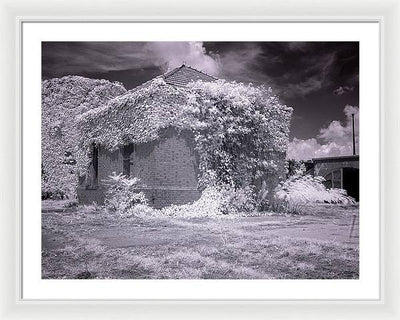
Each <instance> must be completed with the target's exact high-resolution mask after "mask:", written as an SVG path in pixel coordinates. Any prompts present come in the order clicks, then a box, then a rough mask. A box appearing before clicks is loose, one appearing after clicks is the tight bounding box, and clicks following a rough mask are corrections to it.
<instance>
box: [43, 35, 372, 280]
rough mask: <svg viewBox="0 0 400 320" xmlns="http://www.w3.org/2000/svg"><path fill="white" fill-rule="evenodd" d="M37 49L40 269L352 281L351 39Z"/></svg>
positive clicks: (355, 261) (355, 99) (355, 148)
mask: <svg viewBox="0 0 400 320" xmlns="http://www.w3.org/2000/svg"><path fill="white" fill-rule="evenodd" d="M41 49H42V53H41V54H42V56H41V58H42V68H41V71H42V83H41V213H42V214H41V240H42V242H41V245H42V251H41V277H42V279H82V280H83V279H204V280H206V279H359V245H360V243H359V205H360V203H359V199H360V190H359V189H360V188H359V160H360V159H359V157H360V148H359V141H360V137H359V105H360V103H359V100H360V99H359V90H360V86H359V62H360V56H359V55H360V54H359V42H348V41H343V42H321V41H315V42H249V41H246V42H244V41H243V42H206V41H205V42H174V41H170V42H156V41H152V42H130V41H125V42H81V41H74V42H54V41H43V42H42V47H41ZM363 134H364V132H363ZM363 154H364V153H363ZM363 168H364V167H363Z"/></svg>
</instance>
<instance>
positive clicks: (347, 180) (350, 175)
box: [343, 168, 360, 201]
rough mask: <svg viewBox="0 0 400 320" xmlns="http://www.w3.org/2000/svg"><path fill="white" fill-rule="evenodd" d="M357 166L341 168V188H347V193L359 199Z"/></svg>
mask: <svg viewBox="0 0 400 320" xmlns="http://www.w3.org/2000/svg"><path fill="white" fill-rule="evenodd" d="M359 178H360V177H359V169H358V168H343V189H346V190H347V194H348V195H349V196H352V197H353V198H354V199H356V200H357V201H359V197H360V180H359Z"/></svg>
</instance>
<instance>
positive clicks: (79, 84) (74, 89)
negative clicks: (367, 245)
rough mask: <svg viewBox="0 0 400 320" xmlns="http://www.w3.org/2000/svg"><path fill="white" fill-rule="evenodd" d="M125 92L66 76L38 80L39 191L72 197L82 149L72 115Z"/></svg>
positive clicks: (119, 87)
mask: <svg viewBox="0 0 400 320" xmlns="http://www.w3.org/2000/svg"><path fill="white" fill-rule="evenodd" d="M124 92H126V90H125V89H124V87H123V86H122V85H121V84H119V83H111V82H109V81H107V80H93V79H87V78H83V77H78V76H66V77H63V78H56V79H50V80H45V81H43V82H42V193H48V194H52V195H53V196H54V195H55V194H59V195H66V196H67V197H70V198H72V197H74V196H75V194H76V187H77V184H78V174H79V173H80V172H85V171H86V166H87V161H88V158H87V155H86V150H83V149H80V148H77V146H78V135H79V133H78V131H77V129H76V120H75V117H76V116H77V115H80V114H82V113H85V112H87V111H89V110H91V109H93V108H98V107H100V106H102V105H104V104H106V103H107V102H108V101H109V100H110V99H112V98H114V97H116V96H119V95H121V94H123V93H124Z"/></svg>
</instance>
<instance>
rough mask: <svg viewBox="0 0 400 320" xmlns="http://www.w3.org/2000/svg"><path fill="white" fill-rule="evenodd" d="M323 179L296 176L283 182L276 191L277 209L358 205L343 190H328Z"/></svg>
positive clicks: (275, 202)
mask: <svg viewBox="0 0 400 320" xmlns="http://www.w3.org/2000/svg"><path fill="white" fill-rule="evenodd" d="M324 181H325V179H324V178H323V177H320V176H317V177H313V176H310V175H305V176H300V175H294V176H291V177H289V178H288V179H287V180H286V181H284V182H282V183H281V184H280V185H279V186H278V187H277V189H276V193H275V197H274V203H273V204H271V205H272V206H275V207H279V206H280V207H282V208H285V207H286V208H290V207H292V208H295V207H296V206H297V205H300V204H306V203H332V204H345V205H352V204H356V201H355V200H354V198H352V197H350V196H348V195H347V192H346V190H343V189H336V188H332V189H327V188H326V187H325V186H324V184H323V182H324Z"/></svg>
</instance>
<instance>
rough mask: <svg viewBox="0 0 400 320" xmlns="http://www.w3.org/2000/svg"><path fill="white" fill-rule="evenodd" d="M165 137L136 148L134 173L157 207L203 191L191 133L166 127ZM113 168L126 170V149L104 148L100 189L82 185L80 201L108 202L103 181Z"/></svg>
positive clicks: (184, 200)
mask: <svg viewBox="0 0 400 320" xmlns="http://www.w3.org/2000/svg"><path fill="white" fill-rule="evenodd" d="M161 136H162V138H161V139H159V140H157V141H153V142H150V143H146V144H140V145H135V146H134V148H132V150H133V151H132V153H131V155H130V162H131V165H130V176H131V177H138V178H140V188H139V189H138V191H143V192H144V193H145V194H146V196H147V198H148V200H149V203H150V205H152V206H154V207H156V208H161V207H165V206H168V205H171V204H178V205H179V204H185V203H190V202H193V201H195V200H197V199H198V198H199V197H200V193H199V191H198V190H197V174H198V165H197V163H198V162H197V158H196V156H195V153H194V150H193V137H192V136H191V134H190V133H189V132H184V133H180V134H178V133H177V132H176V131H174V130H172V129H168V130H165V131H164V132H163V133H162V135H161ZM113 171H115V172H116V173H122V172H123V151H122V150H118V151H114V152H110V151H108V150H105V149H104V148H101V147H100V148H99V161H98V181H99V188H97V189H92V190H90V189H86V188H84V187H80V188H79V189H78V196H79V200H80V202H82V203H91V202H93V201H96V202H99V203H102V202H104V192H103V189H102V180H104V179H106V178H107V177H108V175H110V174H111V173H112V172H113ZM92 199H93V200H92Z"/></svg>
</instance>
